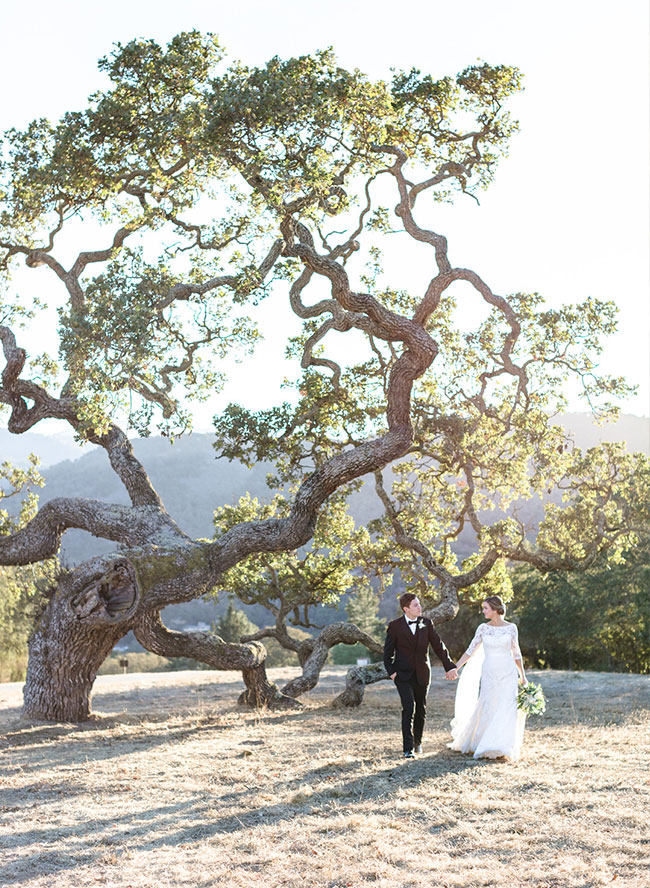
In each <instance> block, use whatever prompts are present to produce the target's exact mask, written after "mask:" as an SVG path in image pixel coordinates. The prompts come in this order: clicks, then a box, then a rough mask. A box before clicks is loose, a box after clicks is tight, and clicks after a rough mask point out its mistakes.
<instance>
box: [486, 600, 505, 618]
mask: <svg viewBox="0 0 650 888" xmlns="http://www.w3.org/2000/svg"><path fill="white" fill-rule="evenodd" d="M485 604H489V605H490V607H491V608H492V610H493V611H496V612H497V613H498V614H501V616H502V617H505V615H506V606H505V604H504V603H503V601H502V600H501V598H499V596H498V595H490V597H489V598H486V599H485Z"/></svg>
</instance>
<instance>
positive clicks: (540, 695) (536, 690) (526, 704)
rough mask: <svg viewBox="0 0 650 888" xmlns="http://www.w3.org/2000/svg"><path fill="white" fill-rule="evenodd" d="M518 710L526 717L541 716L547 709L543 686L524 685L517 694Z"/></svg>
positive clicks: (530, 682)
mask: <svg viewBox="0 0 650 888" xmlns="http://www.w3.org/2000/svg"><path fill="white" fill-rule="evenodd" d="M517 709H521V711H522V712H524V713H525V714H526V715H540V714H541V713H542V712H544V711H545V709H546V698H545V697H544V691H543V690H542V687H541V685H536V684H533V683H532V681H529V682H528V684H525V685H522V686H521V687H520V688H519V692H518V694H517Z"/></svg>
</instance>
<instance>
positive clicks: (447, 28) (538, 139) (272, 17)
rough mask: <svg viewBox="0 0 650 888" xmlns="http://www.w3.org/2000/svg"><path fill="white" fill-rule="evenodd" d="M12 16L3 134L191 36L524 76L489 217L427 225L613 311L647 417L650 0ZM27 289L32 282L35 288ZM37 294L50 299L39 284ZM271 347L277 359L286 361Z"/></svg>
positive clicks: (262, 400) (492, 267)
mask: <svg viewBox="0 0 650 888" xmlns="http://www.w3.org/2000/svg"><path fill="white" fill-rule="evenodd" d="M3 6H5V8H4V9H3V11H2V25H3V36H2V51H1V52H0V83H2V87H3V88H2V102H1V104H0V129H2V130H4V129H7V128H9V127H11V126H15V127H23V126H24V125H25V124H27V123H28V121H29V120H31V119H32V118H34V117H40V116H45V117H49V118H51V119H55V118H57V117H58V116H59V115H60V114H61V113H63V112H64V111H66V110H70V109H74V108H82V107H84V106H85V101H86V97H87V96H88V95H89V94H90V93H91V92H93V91H94V90H95V89H98V88H102V87H104V86H105V83H104V80H103V78H102V77H101V76H100V75H99V72H98V71H97V68H96V62H97V59H98V58H99V57H100V56H102V55H105V54H107V53H109V52H110V50H111V46H112V44H113V43H115V42H117V41H121V42H127V41H128V40H130V39H132V38H134V37H153V38H154V39H156V40H158V41H167V40H168V39H169V38H171V37H172V36H173V35H174V34H175V33H177V32H178V31H181V30H189V29H191V28H198V29H200V30H202V31H213V32H215V33H217V34H218V35H219V37H220V39H221V42H222V43H223V45H224V46H225V47H226V48H227V49H228V51H229V53H230V55H231V56H232V57H234V58H239V59H241V60H242V61H244V62H245V63H247V64H261V63H263V62H265V61H266V60H267V59H268V58H270V57H271V56H273V55H280V56H288V55H297V54H303V53H306V52H310V51H312V50H314V49H317V48H323V47H326V46H329V45H332V46H333V47H334V50H335V51H336V53H337V55H338V57H339V59H340V61H341V63H342V64H343V65H345V66H346V67H359V68H361V69H362V70H364V71H366V72H367V73H368V74H370V75H373V76H389V75H390V71H389V69H390V68H391V67H395V68H407V69H408V68H411V67H413V66H415V67H418V68H420V69H421V70H423V71H425V72H428V73H431V74H432V75H434V76H442V75H446V74H452V75H453V74H456V73H457V72H458V71H460V70H462V69H463V68H464V67H466V66H467V65H469V64H472V63H474V62H475V61H476V60H477V59H482V60H485V61H487V62H490V63H493V64H498V63H506V64H512V65H516V66H518V67H519V68H520V69H521V70H522V71H523V72H524V75H525V87H526V88H525V91H524V92H523V93H522V94H521V95H520V96H518V97H516V99H515V100H514V101H513V102H512V103H511V104H510V110H511V111H512V113H513V116H515V117H517V118H518V119H519V121H520V125H521V132H520V133H519V134H518V135H517V136H516V137H515V138H514V139H513V141H512V146H511V152H510V157H509V158H508V159H506V160H505V161H504V162H503V163H502V165H501V167H500V169H499V171H498V173H497V178H496V182H495V183H494V185H493V186H492V187H491V189H490V190H489V191H488V192H487V193H486V194H485V195H484V196H483V198H482V201H481V206H480V207H477V206H476V204H475V203H474V202H473V201H472V200H471V199H469V198H465V199H463V200H462V201H461V202H460V203H459V204H458V205H457V206H455V207H450V208H448V207H440V208H436V209H435V218H433V217H431V216H430V217H429V219H428V221H429V222H431V224H433V225H434V226H435V227H436V228H437V230H438V231H440V232H442V233H444V234H446V235H447V236H448V238H449V244H450V258H451V260H452V263H454V264H458V265H463V266H465V267H470V268H473V269H474V270H476V271H477V272H478V273H479V274H480V275H481V276H482V277H483V278H484V279H485V280H486V281H487V282H488V284H490V286H491V287H492V289H493V290H494V291H495V292H500V293H504V294H505V293H508V292H514V291H517V290H524V291H529V292H530V291H538V292H541V293H542V294H543V295H544V296H545V297H546V299H547V301H548V302H549V304H551V305H553V306H557V305H559V304H560V303H562V302H567V301H572V302H575V301H581V300H583V299H584V298H586V297H588V296H592V297H595V298H600V299H613V300H614V301H615V302H616V303H617V304H618V306H619V308H620V332H619V333H618V334H617V336H616V337H614V338H612V339H611V340H610V341H609V344H608V347H607V349H606V353H605V354H604V356H603V359H602V364H601V366H602V368H603V369H605V370H606V371H607V372H610V373H614V374H616V375H625V376H626V377H627V379H628V381H630V382H633V383H636V384H638V385H639V394H638V395H637V396H636V397H634V398H632V399H630V400H629V401H627V402H626V403H625V404H623V409H624V410H625V411H626V412H630V413H636V414H641V415H647V414H648V413H649V412H650V407H649V403H650V395H649V386H648V380H649V377H650V367H649V363H648V361H649V359H648V351H649V349H648V345H649V335H650V334H649V331H650V319H649V304H648V265H649V262H648V234H649V231H648V106H649V101H648V100H649V97H648V83H649V76H648V75H649V72H648V39H647V38H648V12H647V8H646V4H645V3H643V2H641V0H618V3H616V4H613V3H611V0H570V2H567V0H547V2H545V3H544V4H539V3H535V4H533V3H530V2H524V0H490V2H486V0H465V2H463V3H453V2H449V0H444V2H441V0H427V2H422V0H410V2H408V3H402V4H400V3H386V2H384V0H352V2H351V0H330V2H326V0H323V2H320V3H318V4H315V3H310V2H308V0H238V2H236V3H232V2H228V3H224V2H219V0H184V2H182V3H178V2H170V0H156V2H154V0H140V2H136V0H128V2H127V0H111V2H110V3H106V4H98V3H88V2H87V0H84V2H81V0H68V2H66V0H59V2H57V3H52V2H50V0H48V2H44V0H33V2H31V3H30V4H29V5H28V6H27V7H25V6H22V7H21V6H19V4H15V3H14V4H11V5H10V4H8V3H6V4H3ZM397 271H399V270H397ZM35 277H38V275H35ZM27 280H28V277H27V275H25V276H22V275H21V277H20V285H21V286H26V285H27ZM29 280H30V286H34V285H36V281H34V284H31V280H32V274H31V273H30V274H29ZM23 281H24V283H23ZM398 281H399V275H396V280H395V283H397V282H398ZM38 283H39V285H42V284H43V280H42V279H40V280H39V282H38ZM273 317H274V315H271V314H269V320H271V319H272V318H273ZM275 317H277V312H276V314H275ZM277 332H278V334H283V333H284V330H279V331H277ZM273 339H274V337H273V336H272V335H271V337H270V340H271V342H270V343H269V345H268V346H266V347H265V349H264V351H263V354H266V355H271V354H275V351H276V350H278V352H279V341H276V342H273ZM278 340H279V337H278ZM43 347H45V346H43ZM275 366H276V369H275V370H271V371H268V372H267V371H266V370H265V372H264V374H263V378H260V375H259V373H255V375H253V373H248V372H247V369H248V367H246V369H245V367H244V365H242V367H241V375H240V376H239V377H238V378H237V380H236V387H234V388H233V387H231V388H230V389H229V391H227V392H226V393H225V397H220V398H219V399H218V400H215V401H214V402H213V403H211V404H210V405H209V407H208V409H207V410H206V412H205V413H204V414H202V416H201V417H200V418H199V422H198V427H199V428H205V429H207V428H208V427H209V416H210V415H211V414H212V413H213V412H215V411H216V410H217V409H220V408H221V407H222V406H223V404H224V403H225V402H227V401H228V400H231V399H233V400H234V399H237V400H239V401H241V402H242V403H246V404H247V405H248V406H251V407H256V406H270V404H272V403H274V402H275V401H276V400H277V399H278V389H277V385H278V382H279V380H280V379H281V378H282V377H283V376H284V375H285V374H286V372H287V370H286V367H283V366H282V365H281V362H280V361H279V360H276V364H275ZM258 367H259V365H258ZM571 406H572V408H573V409H582V410H584V409H585V407H584V405H582V406H581V405H580V404H578V403H575V404H572V405H571ZM40 430H41V429H40V428H39V431H40Z"/></svg>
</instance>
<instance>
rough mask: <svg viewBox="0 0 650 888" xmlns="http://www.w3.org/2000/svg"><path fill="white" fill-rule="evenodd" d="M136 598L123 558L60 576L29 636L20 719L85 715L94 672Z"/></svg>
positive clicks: (131, 573)
mask: <svg viewBox="0 0 650 888" xmlns="http://www.w3.org/2000/svg"><path fill="white" fill-rule="evenodd" d="M100 571H101V568H100ZM138 597H139V596H138V586H137V580H136V577H135V573H134V571H133V568H132V567H131V565H130V564H129V563H128V562H127V561H126V560H125V559H116V560H115V561H113V563H112V564H110V565H109V567H108V570H104V571H103V572H100V573H99V575H97V571H91V576H90V577H89V576H88V575H87V574H84V573H82V575H81V576H79V575H77V576H76V577H75V576H74V575H72V574H64V575H63V576H62V577H61V578H60V580H59V585H58V588H57V590H56V593H55V595H54V596H53V597H52V598H51V599H50V601H49V602H48V604H47V606H46V607H45V610H44V611H43V613H42V614H41V617H40V619H39V621H38V623H37V625H36V628H35V629H34V632H33V633H32V635H31V638H30V640H29V660H28V666H27V677H26V681H25V687H24V690H23V697H24V701H25V705H24V710H23V714H24V716H25V717H26V718H33V719H43V720H46V721H59V722H79V721H85V720H86V719H88V718H89V717H90V714H91V692H92V687H93V683H94V681H95V678H96V676H97V670H98V669H99V667H100V666H101V664H102V663H103V662H104V660H105V659H106V657H107V656H108V655H109V653H110V652H111V650H112V649H113V647H114V645H115V644H116V643H117V641H118V640H119V639H120V638H121V637H122V636H123V635H124V634H125V633H126V632H127V631H128V628H130V627H129V624H128V616H129V614H130V613H131V612H132V611H133V610H134V609H135V607H136V604H137V601H138ZM124 618H126V621H125V619H124ZM98 620H100V621H101V622H99V623H98V622H97V621H98Z"/></svg>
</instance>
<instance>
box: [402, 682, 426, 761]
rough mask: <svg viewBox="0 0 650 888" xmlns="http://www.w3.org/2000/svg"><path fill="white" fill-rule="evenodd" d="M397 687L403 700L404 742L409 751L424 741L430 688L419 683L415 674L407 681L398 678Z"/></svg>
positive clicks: (406, 749)
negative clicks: (423, 735)
mask: <svg viewBox="0 0 650 888" xmlns="http://www.w3.org/2000/svg"><path fill="white" fill-rule="evenodd" d="M395 687H396V688H397V690H398V691H399V696H400V700H401V701H402V744H403V748H404V752H409V751H410V750H411V749H413V747H414V746H419V745H420V743H421V742H422V734H423V732H424V720H425V719H426V717H427V691H428V690H429V688H428V687H427V685H421V684H418V681H417V679H416V678H415V676H413V677H412V678H409V679H407V681H400V680H399V679H397V678H396V679H395Z"/></svg>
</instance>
